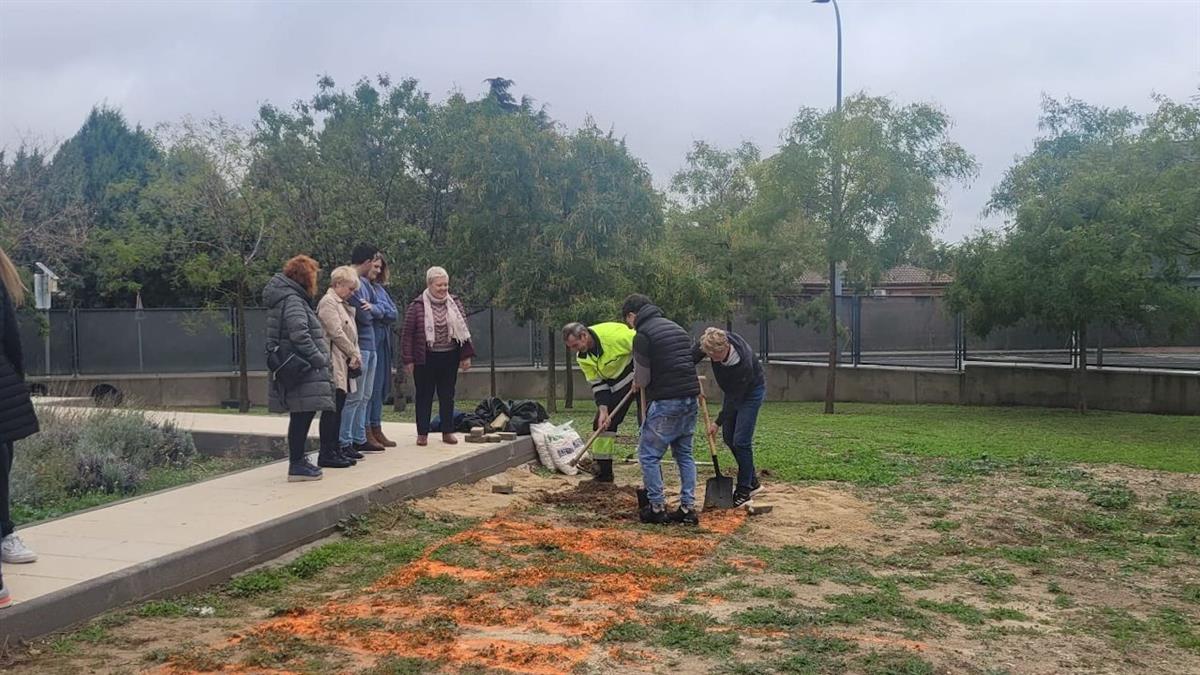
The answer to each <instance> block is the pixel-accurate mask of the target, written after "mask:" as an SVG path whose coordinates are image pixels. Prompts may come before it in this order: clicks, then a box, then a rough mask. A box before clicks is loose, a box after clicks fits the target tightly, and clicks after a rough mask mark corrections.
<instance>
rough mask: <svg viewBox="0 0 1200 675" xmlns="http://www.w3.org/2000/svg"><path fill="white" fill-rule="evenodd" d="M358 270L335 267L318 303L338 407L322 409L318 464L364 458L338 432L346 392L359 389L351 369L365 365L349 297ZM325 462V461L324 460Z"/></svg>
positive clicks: (340, 463) (350, 462)
mask: <svg viewBox="0 0 1200 675" xmlns="http://www.w3.org/2000/svg"><path fill="white" fill-rule="evenodd" d="M358 284H359V280H358V271H357V270H355V269H354V268H353V267H350V266H345V267H339V268H337V269H335V270H333V273H332V274H331V275H330V282H329V290H328V291H326V292H325V295H323V296H321V301H320V302H318V303H317V318H318V319H320V320H321V327H322V328H324V329H325V336H326V337H327V338H328V339H329V353H330V355H331V356H332V359H331V360H332V361H333V386H334V389H335V390H336V391H335V394H336V398H337V401H336V403H337V407H336V408H335V409H334V411H333V413H332V414H330V413H328V412H323V413H321V454H320V455H319V458H318V461H317V464H319V465H320V466H332V467H335V468H341V467H346V466H352V465H354V464H356V463H357V462H358V460H360V459H362V458H363V456H362V454H361V453H358V452H355V451H354V448H353V447H347V446H341V445H340V444H339V443H338V432H339V430H340V429H341V426H342V408H343V407H344V406H345V405H346V395H347V394H349V393H350V392H352V391H354V390H355V389H356V384H357V383H356V382H355V378H353V377H350V370H351V369H359V368H362V354H360V353H359V351H358V327H357V326H356V325H355V323H354V309H353V308H352V307H350V305H348V304H346V299H347V298H349V297H350V295H351V294H352V293H354V291H355V290H357V289H358ZM322 462H325V463H324V464H322Z"/></svg>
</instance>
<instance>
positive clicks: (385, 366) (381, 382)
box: [367, 348, 392, 427]
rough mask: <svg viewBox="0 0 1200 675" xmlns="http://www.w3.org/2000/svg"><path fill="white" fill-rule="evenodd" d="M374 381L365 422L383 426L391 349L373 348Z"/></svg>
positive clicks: (390, 370)
mask: <svg viewBox="0 0 1200 675" xmlns="http://www.w3.org/2000/svg"><path fill="white" fill-rule="evenodd" d="M375 361H376V363H375V382H374V386H372V387H371V405H370V408H369V409H368V410H367V423H368V424H369V425H371V426H373V427H380V426H383V401H384V399H386V398H387V396H388V392H389V391H390V390H391V388H392V350H391V348H387V349H376V350H375Z"/></svg>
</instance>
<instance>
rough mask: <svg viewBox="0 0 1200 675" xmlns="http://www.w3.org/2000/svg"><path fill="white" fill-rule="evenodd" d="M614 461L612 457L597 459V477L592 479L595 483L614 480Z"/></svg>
mask: <svg viewBox="0 0 1200 675" xmlns="http://www.w3.org/2000/svg"><path fill="white" fill-rule="evenodd" d="M612 467H613V461H612V460H611V459H597V460H596V477H595V478H593V479H592V482H594V483H611V482H613V469H612Z"/></svg>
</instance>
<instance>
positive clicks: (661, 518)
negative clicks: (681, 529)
mask: <svg viewBox="0 0 1200 675" xmlns="http://www.w3.org/2000/svg"><path fill="white" fill-rule="evenodd" d="M638 520H641V521H642V522H643V523H645V524H647V525H666V524H667V523H669V522H671V516H669V515H667V507H666V506H664V505H662V504H651V505H650V506H646V507H644V508H642V509H640V510H639V511H638Z"/></svg>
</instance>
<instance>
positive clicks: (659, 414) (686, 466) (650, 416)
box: [638, 398, 700, 509]
mask: <svg viewBox="0 0 1200 675" xmlns="http://www.w3.org/2000/svg"><path fill="white" fill-rule="evenodd" d="M699 411H700V407H699V406H698V405H697V403H696V399H694V398H672V399H666V400H662V401H654V402H652V403H651V404H650V409H649V410H648V411H647V413H646V422H645V423H644V424H643V425H642V435H641V437H640V438H639V439H638V462H639V463H640V464H641V465H642V484H643V485H645V486H646V497H647V499H649V500H650V503H651V504H652V505H653V506H655V507H658V508H662V507H664V506H665V505H666V503H667V499H666V496H665V495H664V494H663V480H662V467H661V462H662V458H663V455H665V454H666V453H667V448H668V447H670V448H671V454H672V455H673V456H674V457H675V463H676V464H677V465H679V483H680V488H679V505H680V506H682V507H684V508H687V509H690V508H692V507H694V506H695V504H696V460H695V458H693V457H692V438H693V437H694V436H695V435H696V415H697V413H698V412H699Z"/></svg>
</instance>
